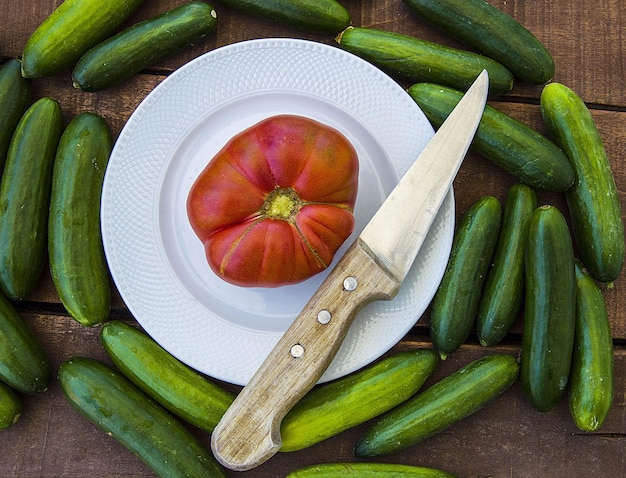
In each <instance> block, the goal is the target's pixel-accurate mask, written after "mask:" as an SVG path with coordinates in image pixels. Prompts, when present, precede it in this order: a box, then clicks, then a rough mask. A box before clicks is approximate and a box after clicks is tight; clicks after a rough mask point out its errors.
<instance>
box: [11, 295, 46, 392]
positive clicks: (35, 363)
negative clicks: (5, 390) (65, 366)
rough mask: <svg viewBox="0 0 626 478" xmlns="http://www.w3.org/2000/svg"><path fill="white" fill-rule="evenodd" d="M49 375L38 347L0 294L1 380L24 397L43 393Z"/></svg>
mask: <svg viewBox="0 0 626 478" xmlns="http://www.w3.org/2000/svg"><path fill="white" fill-rule="evenodd" d="M51 374H52V372H51V369H50V364H49V362H48V358H47V356H46V354H45V352H44V350H43V347H42V346H41V343H40V342H39V340H38V339H37V337H36V336H35V334H33V332H32V331H31V330H30V329H29V328H28V326H27V325H26V323H25V322H24V320H23V319H22V317H21V316H20V315H19V313H18V312H17V310H15V307H13V304H11V302H10V301H9V300H8V299H7V298H6V297H4V295H3V294H1V293H0V380H2V381H3V382H5V383H6V384H7V385H9V386H10V387H11V388H13V389H15V390H17V391H19V392H22V393H27V394H34V393H40V392H44V391H46V390H47V389H48V386H49V385H50V381H51V377H52V375H51Z"/></svg>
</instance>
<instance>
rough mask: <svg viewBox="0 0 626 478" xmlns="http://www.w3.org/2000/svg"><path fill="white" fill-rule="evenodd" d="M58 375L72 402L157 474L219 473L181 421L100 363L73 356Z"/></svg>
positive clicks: (120, 375)
mask: <svg viewBox="0 0 626 478" xmlns="http://www.w3.org/2000/svg"><path fill="white" fill-rule="evenodd" d="M58 377H59V383H60V385H61V388H62V389H63V393H64V394H65V397H66V398H67V400H68V401H69V402H70V403H71V404H72V406H73V407H75V408H76V409H77V410H78V411H79V412H80V413H82V414H83V415H84V416H85V417H87V418H88V419H89V420H90V421H91V422H92V423H94V424H95V425H96V426H98V427H99V428H101V429H102V430H104V431H105V432H107V433H108V434H109V435H110V436H112V437H113V438H115V439H116V440H117V441H119V442H120V443H121V444H122V445H124V446H125V447H126V448H128V449H129V450H130V451H132V452H133V453H135V454H136V455H137V456H138V457H139V458H140V459H141V460H142V461H143V462H144V463H145V464H146V465H148V466H149V467H150V468H151V469H152V470H153V471H154V472H155V473H156V474H158V475H159V476H162V477H168V478H169V477H188V476H198V477H200V476H202V477H223V476H225V475H224V473H223V471H222V469H221V467H220V466H219V465H218V464H217V462H216V461H215V459H214V458H213V456H212V455H211V454H210V453H209V452H208V451H207V449H206V448H205V447H204V446H203V445H202V444H201V443H200V442H199V441H198V440H197V439H196V438H195V437H194V436H193V435H192V434H191V432H190V431H189V430H188V429H187V428H186V427H184V426H183V425H182V424H181V423H180V422H179V421H177V420H176V419H175V418H174V417H173V416H172V415H171V414H170V413H169V412H167V411H166V410H164V409H163V408H162V407H160V406H159V405H158V404H157V403H156V402H154V401H152V400H151V399H150V398H149V397H148V396H147V395H145V394H144V393H143V392H142V391H141V390H139V389H138V388H137V387H135V386H134V385H133V384H132V383H131V382H130V381H128V379H126V378H125V377H124V376H123V375H122V374H120V373H118V372H116V371H114V370H113V369H111V368H110V367H108V366H107V365H105V364H104V363H102V362H99V361H97V360H95V359H91V358H85V357H74V358H71V359H69V360H67V361H66V362H64V363H63V364H62V365H61V367H60V368H59V373H58Z"/></svg>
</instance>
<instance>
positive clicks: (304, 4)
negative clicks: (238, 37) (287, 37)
mask: <svg viewBox="0 0 626 478" xmlns="http://www.w3.org/2000/svg"><path fill="white" fill-rule="evenodd" d="M219 2H220V3H222V4H224V5H226V6H228V7H231V8H234V9H235V10H239V11H241V12H244V13H245V14H247V15H250V16H252V17H259V18H264V19H266V20H269V21H272V22H276V23H281V24H283V25H287V26H289V27H292V28H295V29H297V30H301V31H308V32H314V33H329V34H337V33H339V32H340V31H342V30H343V29H345V28H347V27H348V25H350V12H348V10H346V9H345V7H344V6H343V5H341V3H339V2H337V1H336V0H264V1H262V2H259V1H257V0H219Z"/></svg>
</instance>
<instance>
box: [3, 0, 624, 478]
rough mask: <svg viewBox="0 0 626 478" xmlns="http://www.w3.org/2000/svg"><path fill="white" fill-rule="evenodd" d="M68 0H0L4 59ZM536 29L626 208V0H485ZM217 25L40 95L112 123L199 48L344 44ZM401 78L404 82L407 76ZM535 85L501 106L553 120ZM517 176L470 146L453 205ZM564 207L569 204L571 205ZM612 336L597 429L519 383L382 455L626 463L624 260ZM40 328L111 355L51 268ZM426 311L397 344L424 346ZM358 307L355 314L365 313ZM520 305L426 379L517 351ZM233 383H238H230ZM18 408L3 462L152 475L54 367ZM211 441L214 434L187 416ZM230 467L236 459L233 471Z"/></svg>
mask: <svg viewBox="0 0 626 478" xmlns="http://www.w3.org/2000/svg"><path fill="white" fill-rule="evenodd" d="M60 3H61V0H3V1H2V2H0V19H1V21H2V25H1V26H0V54H1V57H2V62H5V61H6V60H8V59H10V58H19V57H20V56H21V52H22V50H23V47H24V44H25V42H26V40H27V39H28V36H29V35H30V33H32V31H34V29H35V28H36V27H37V25H38V24H39V23H40V22H41V21H43V20H44V19H45V18H46V17H47V16H48V15H49V14H50V13H51V12H52V11H53V10H54V8H55V7H56V6H58V5H59V4H60ZM180 3H183V1H182V0H151V1H146V3H145V4H144V5H143V6H142V7H141V8H140V9H139V10H138V11H137V12H136V13H135V14H134V15H133V16H132V18H131V19H130V20H129V21H128V22H127V23H128V24H131V23H133V22H136V21H139V20H143V19H146V18H149V17H151V16H153V15H156V14H158V13H162V12H164V11H165V10H167V9H168V8H170V7H173V6H175V5H178V4H180ZM342 3H343V4H344V5H345V6H346V7H347V8H348V10H349V11H350V13H351V15H352V20H353V24H354V25H357V26H365V27H374V28H381V29H385V30H389V31H395V32H399V33H403V34H409V35H415V36H418V37H420V38H424V39H427V40H431V41H435V42H440V43H444V44H447V45H450V46H455V47H461V48H467V47H466V46H464V45H462V44H461V43H460V42H458V41H456V40H454V39H452V38H450V37H448V36H446V35H445V34H443V33H442V32H440V31H437V30H436V29H434V28H433V27H431V26H429V25H428V24H427V23H426V22H424V21H423V20H422V19H420V18H417V17H416V16H415V15H414V14H413V13H411V12H410V11H409V9H408V8H407V7H406V5H404V3H403V2H402V1H401V0H345V1H343V0H342ZM491 3H493V4H494V5H495V6H497V7H498V8H501V9H502V10H503V11H505V12H507V13H508V14H510V15H512V16H514V17H515V18H516V19H518V20H519V21H520V22H521V23H522V24H524V25H525V26H526V27H527V28H528V29H529V30H530V31H532V32H533V33H535V34H536V35H537V37H539V38H540V39H541V40H542V41H543V42H544V43H545V44H546V46H547V47H548V49H549V50H550V51H551V53H552V55H553V56H554V59H555V63H556V75H555V78H554V80H555V81H559V82H562V83H564V84H566V85H567V86H569V87H571V88H573V89H574V90H575V91H576V92H577V93H578V94H579V95H580V96H581V97H582V98H583V99H584V100H585V101H586V102H587V103H588V105H589V107H590V109H591V111H592V114H593V116H594V118H595V120H596V122H597V125H598V129H599V130H600V134H601V135H602V138H603V140H604V142H605V146H606V149H607V152H608V155H609V158H610V161H611V165H612V167H613V171H614V174H615V179H616V183H617V186H618V190H619V197H620V200H621V204H622V211H623V213H622V217H623V218H624V214H626V159H625V158H626V34H625V32H626V4H625V3H624V2H623V0H597V1H595V2H572V1H569V0H552V1H547V0H537V1H534V2H527V1H524V0H491ZM214 6H215V7H216V10H217V12H218V27H217V30H216V31H215V32H214V33H213V34H211V35H209V36H208V37H207V38H206V39H204V40H203V41H202V42H200V43H199V44H197V45H195V46H194V47H192V48H189V49H188V50H186V51H184V52H182V53H180V54H178V55H176V56H174V57H172V58H168V59H166V60H163V61H162V62H160V63H159V64H158V65H155V66H153V67H151V68H150V69H148V70H146V71H144V72H141V73H140V74H138V75H136V76H135V77H134V78H132V79H131V80H129V81H128V82H127V83H125V84H123V85H121V86H119V87H117V88H113V89H111V90H107V91H104V92H100V93H97V94H94V93H83V92H80V91H78V90H76V89H74V88H73V87H72V84H71V79H70V74H69V72H65V73H61V74H59V75H56V76H54V77H52V78H44V79H40V80H36V81H34V82H33V96H34V97H41V96H52V97H54V98H56V99H57V100H59V102H60V104H61V106H62V110H63V114H64V117H65V120H66V121H69V120H70V119H71V118H72V117H73V116H74V115H75V114H77V113H79V112H82V111H95V112H98V113H99V114H101V115H102V116H103V117H104V118H105V119H106V120H107V121H108V123H109V124H110V126H111V128H112V130H113V132H114V134H115V136H117V135H118V134H119V132H120V131H121V129H122V128H123V127H124V124H125V122H126V121H127V120H128V118H129V116H130V115H131V114H132V112H133V111H134V109H135V108H136V107H137V105H138V104H139V103H140V102H141V101H142V100H143V99H144V98H145V96H146V95H147V94H148V93H149V92H150V91H151V90H152V89H153V88H154V87H155V86H156V85H158V84H159V83H160V82H161V81H162V80H163V79H164V78H166V77H167V75H169V74H170V73H171V72H172V71H174V70H175V69H177V68H178V67H180V66H181V65H183V64H185V63H186V62H187V61H189V60H191V59H193V58H195V57H197V56H198V55H200V54H202V53H204V52H206V51H210V50H213V49H215V48H218V47H220V46H223V45H227V44H230V43H233V42H238V41H243V40H247V39H253V38H263V37H294V38H306V39H311V40H315V41H319V42H322V43H326V44H329V45H336V43H335V40H334V38H332V36H328V35H317V34H308V33H304V32H301V31H298V30H295V29H293V28H290V27H287V26H284V25H278V24H273V23H270V22H267V21H263V20H260V19H257V18H252V17H248V16H246V15H244V14H242V13H241V12H237V11H233V10H231V9H229V8H227V7H224V6H222V5H220V4H219V3H218V2H215V4H214ZM401 85H402V86H404V87H407V86H409V85H407V84H404V83H401ZM540 93H541V87H540V86H535V85H526V84H522V83H517V84H516V85H515V87H514V89H513V91H512V92H510V93H509V94H507V95H506V96H504V97H502V98H499V99H498V101H496V102H493V103H492V104H493V105H494V106H497V107H498V108H500V109H502V110H503V111H505V112H506V113H508V114H510V115H511V116H514V117H515V118H517V119H519V120H520V121H523V122H524V123H526V124H528V125H529V126H531V127H533V128H536V129H537V130H538V131H540V132H542V133H544V134H547V132H546V130H545V127H544V125H543V122H542V118H541V112H540V109H539V95H540ZM515 182H516V179H515V178H514V177H512V176H511V175H509V174H508V173H506V172H505V171H503V170H501V169H499V168H498V167H496V166H494V165H493V164H491V163H490V162H489V161H488V160H486V159H485V158H482V157H480V156H478V155H477V154H474V153H470V154H469V156H468V158H467V159H466V161H465V163H464V164H463V167H462V168H461V171H460V172H459V176H458V177H457V180H456V181H455V185H454V186H455V197H456V208H457V209H456V214H457V216H460V215H461V214H462V213H463V212H464V211H465V210H466V209H467V208H469V206H470V205H471V204H472V203H473V202H474V201H476V200H478V199H479V198H480V197H481V196H484V195H487V194H490V195H494V196H496V197H498V198H499V199H501V200H504V197H505V194H506V192H507V190H508V188H509V187H510V186H511V185H512V184H513V183H515ZM539 197H540V201H541V202H544V203H551V204H555V205H558V206H559V207H560V208H561V209H562V210H563V211H564V212H565V213H566V205H565V202H564V199H563V197H562V195H561V194H553V193H551V194H548V193H540V194H539ZM566 215H567V213H566ZM602 290H603V293H604V296H605V299H606V303H607V308H608V311H609V318H610V322H611V328H612V333H613V337H614V348H615V354H614V358H615V372H616V383H615V401H614V405H613V408H612V410H611V412H610V415H609V417H608V418H607V420H606V422H605V424H604V426H603V427H602V428H601V429H600V430H599V431H598V432H596V433H584V432H581V431H580V430H578V429H577V428H576V427H575V425H574V424H573V421H572V419H571V417H570V415H569V410H568V405H567V400H566V399H565V398H564V399H563V400H561V401H560V402H559V404H558V405H557V406H556V407H555V408H554V409H553V410H551V411H549V412H546V413H540V412H537V411H535V410H533V409H532V407H531V406H530V405H529V403H528V401H527V400H526V399H525V397H524V394H523V392H522V390H521V386H520V385H519V383H517V384H515V385H514V386H513V387H511V388H510V389H509V390H507V391H506V392H505V393H504V394H503V395H502V396H501V397H498V398H497V399H496V400H495V401H494V402H492V403H490V404H489V405H488V406H486V407H485V408H484V409H482V410H481V411H479V412H478V413H476V414H475V415H472V416H471V417H469V418H467V419H465V420H463V421H462V422H460V423H458V424H457V425H455V426H453V427H451V428H449V429H448V430H446V431H444V432H442V433H440V434H438V435H436V436H434V437H432V438H430V439H428V440H426V441H424V442H422V443H421V444H418V445H415V446H413V447H410V448H409V449H407V450H405V451H403V452H401V453H397V454H395V455H390V456H386V457H381V458H379V459H369V460H361V461H384V462H393V463H407V464H415V465H422V466H433V467H438V468H442V469H445V470H448V471H451V472H453V473H456V474H458V475H459V476H460V477H515V478H518V477H529V478H534V477H548V478H561V477H563V478H565V477H568V478H578V477H580V478H583V477H585V478H586V477H589V476H603V477H610V478H612V477H622V476H626V279H625V278H624V274H622V275H621V276H620V277H619V278H618V279H617V280H616V281H615V283H614V285H613V287H611V288H609V287H606V286H602ZM16 307H17V308H18V309H19V311H20V313H21V314H22V316H23V317H24V320H25V321H26V322H27V324H28V325H29V327H31V328H32V330H33V331H34V332H35V333H36V334H37V336H38V337H39V338H40V340H41V342H42V344H43V347H44V349H45V351H46V353H47V354H48V355H49V357H50V360H51V362H52V366H53V368H54V370H55V371H56V369H57V368H58V366H59V365H60V364H61V363H62V362H63V361H64V360H66V359H68V358H70V357H72V356H75V355H84V356H90V357H94V358H98V359H101V360H103V361H105V362H107V363H110V360H109V358H108V357H107V356H106V353H105V352H104V350H103V348H102V346H101V344H100V339H99V329H98V328H85V327H83V326H81V325H79V324H78V323H76V322H75V321H74V320H73V319H71V318H70V317H68V316H67V314H66V313H65V311H64V309H63V307H62V305H61V304H60V301H59V299H58V296H57V294H56V292H55V290H54V286H53V284H52V281H51V279H50V277H49V275H48V274H44V276H43V277H42V278H41V281H40V284H39V286H38V287H37V290H36V291H35V292H34V293H33V294H32V295H31V296H30V297H29V298H28V299H27V300H26V301H24V302H22V303H19V304H16ZM111 317H112V318H118V319H122V320H127V321H129V322H133V323H134V319H133V317H132V316H131V314H130V313H129V311H128V310H127V309H126V307H125V305H124V303H123V301H122V300H121V298H120V297H119V294H117V292H115V294H114V307H113V310H112V313H111ZM428 319H429V314H428V311H427V312H426V313H425V314H424V316H423V317H422V318H421V319H420V321H419V322H418V323H417V324H416V326H415V327H414V328H413V330H412V331H411V332H410V333H409V334H408V335H407V336H406V337H405V338H404V339H403V340H402V341H401V342H400V343H399V344H398V345H396V347H395V348H394V349H393V350H400V349H403V348H407V347H430V342H429V338H428ZM357 320H358V319H357ZM522 321H523V317H521V316H520V317H519V319H518V321H517V323H516V324H515V326H514V327H513V329H512V331H511V333H510V334H509V336H507V338H506V339H505V341H504V342H503V344H502V345H501V346H498V347H495V348H489V349H486V348H484V347H481V346H480V345H478V343H477V340H476V337H475V336H473V335H472V336H470V338H469V339H468V342H467V343H466V344H465V345H464V346H463V347H461V349H460V350H459V351H458V352H455V353H454V354H452V355H451V356H450V357H449V358H448V360H446V361H445V362H442V363H441V364H440V366H439V367H438V368H437V369H436V371H435V373H434V374H433V376H432V377H430V378H429V380H428V382H427V384H426V385H425V386H428V385H429V384H432V383H434V382H435V381H437V380H438V379H440V378H442V377H444V376H446V375H448V374H450V373H452V372H453V371H455V370H456V369H458V368H460V367H461V366H462V365H464V364H466V363H468V362H469V361H471V360H473V359H476V358H478V357H480V356H482V355H485V354H489V353H495V352H503V353H510V354H513V355H517V354H518V353H519V348H520V341H521V331H522V327H521V325H522ZM222 385H223V386H225V387H227V388H229V389H231V390H233V391H237V390H238V387H235V386H232V385H229V384H222ZM20 397H21V398H22V402H23V407H24V410H23V415H22V417H21V418H20V420H19V421H18V423H17V424H16V425H14V426H13V427H12V428H10V429H9V430H5V431H2V432H0V450H2V451H1V453H0V476H2V477H7V478H18V477H19V478H35V477H86V476H90V477H111V478H129V477H148V476H154V475H153V473H152V472H151V471H150V469H148V467H147V466H146V465H144V464H143V463H142V462H141V461H140V460H139V459H138V458H137V457H135V456H134V455H132V454H131V453H130V452H128V451H127V450H126V449H125V448H123V447H122V446H121V445H120V444H119V443H117V442H116V441H115V440H114V439H112V438H111V437H109V436H107V435H106V434H104V433H103V432H101V431H100V430H98V429H96V428H95V426H93V425H92V424H91V423H90V422H88V421H87V420H86V419H84V418H83V417H82V416H81V415H80V414H78V413H77V412H76V411H75V410H73V409H72V408H71V406H70V405H69V404H68V402H67V401H66V400H65V398H64V397H63V394H62V391H61V389H60V387H59V385H58V383H57V381H56V380H55V381H54V382H53V384H52V385H51V387H50V389H49V390H48V391H47V392H45V393H43V394H39V395H34V396H25V395H22V396H20ZM367 425H368V424H364V425H361V426H359V427H356V428H354V429H352V430H348V431H346V432H344V433H342V434H340V435H338V436H337V437H334V438H332V439H329V440H327V441H325V442H322V443H319V444H317V445H315V446H313V447H311V448H309V449H307V450H303V451H300V452H295V453H289V454H285V453H279V454H278V455H277V456H275V457H274V458H272V459H271V460H270V461H269V462H267V463H265V464H264V465H262V466H260V467H258V468H257V469H255V470H252V471H249V472H246V473H245V474H244V476H250V477H282V476H285V475H286V474H287V473H289V472H291V471H293V470H295V469H297V468H299V467H302V466H305V465H310V464H316V463H323V462H331V461H360V460H358V459H356V458H354V456H353V454H352V448H353V446H354V443H355V442H356V440H357V439H358V438H359V436H360V435H361V434H362V432H363V431H364V430H365V428H366V427H367ZM190 429H191V430H192V431H193V433H194V434H195V435H196V436H197V437H198V438H199V439H200V440H201V441H202V442H203V443H205V444H206V445H207V446H208V445H209V436H208V435H207V434H206V433H204V432H201V431H199V430H196V429H193V428H191V427H190ZM227 474H228V476H233V477H234V476H239V475H240V473H234V472H227Z"/></svg>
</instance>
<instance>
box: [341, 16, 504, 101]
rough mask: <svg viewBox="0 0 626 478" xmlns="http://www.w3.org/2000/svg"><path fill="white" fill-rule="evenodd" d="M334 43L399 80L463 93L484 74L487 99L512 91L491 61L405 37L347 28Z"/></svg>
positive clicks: (496, 64) (371, 29)
mask: <svg viewBox="0 0 626 478" xmlns="http://www.w3.org/2000/svg"><path fill="white" fill-rule="evenodd" d="M337 43H339V45H340V46H341V47H342V48H344V49H345V50H347V51H349V52H351V53H354V54H355V55H358V56H360V57H362V58H364V59H365V60H367V61H369V62H371V63H373V64H374V65H376V66H378V67H379V68H381V69H382V70H385V71H386V72H387V73H389V74H390V75H392V76H394V77H396V78H398V79H401V80H407V81H411V82H422V81H424V82H433V83H439V84H442V85H447V86H450V87H452V88H456V89H459V90H467V89H468V88H469V87H470V85H471V84H472V83H473V82H474V80H475V79H476V77H477V76H478V75H479V74H480V73H481V72H482V71H483V70H487V72H488V73H489V92H490V95H492V96H493V95H497V94H500V93H506V92H507V91H510V90H511V88H513V75H512V74H511V72H510V71H509V70H507V69H506V68H505V67H504V66H502V65H501V64H500V63H498V62H496V61H494V60H492V59H491V58H487V57H485V56H482V55H478V54H476V53H473V52H469V51H465V50H459V49H456V48H451V47H448V46H444V45H439V44H436V43H431V42H428V41H424V40H421V39H419V38H415V37H412V36H409V35H403V34H399V33H395V32H387V31H383V30H377V29H374V28H359V27H349V28H347V29H346V30H344V31H343V32H342V33H341V34H340V35H339V36H338V37H337Z"/></svg>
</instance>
